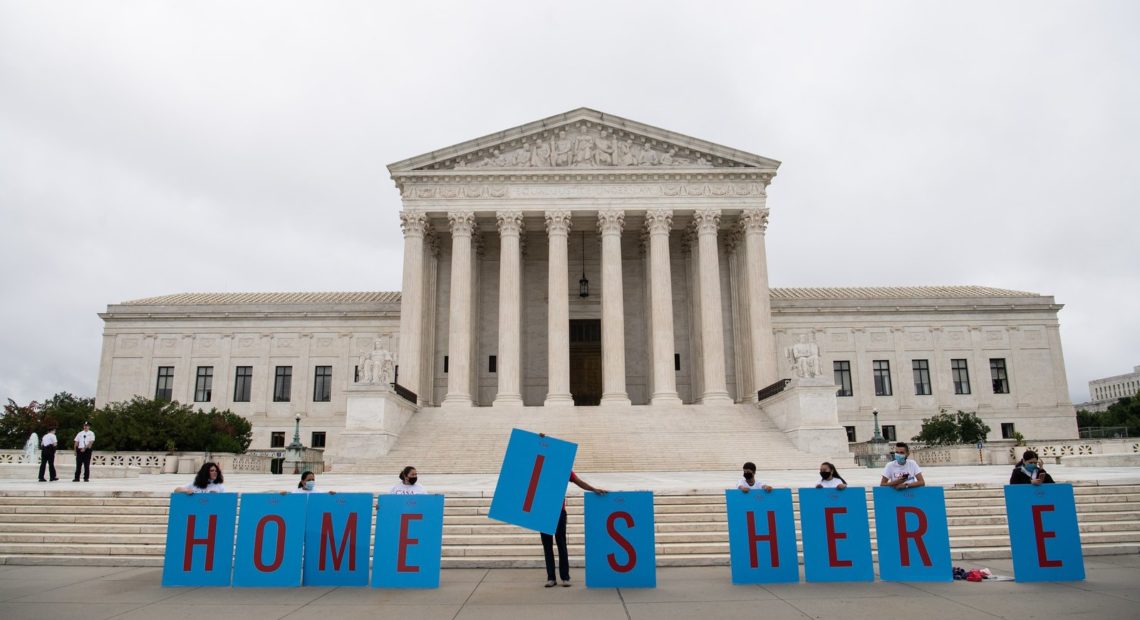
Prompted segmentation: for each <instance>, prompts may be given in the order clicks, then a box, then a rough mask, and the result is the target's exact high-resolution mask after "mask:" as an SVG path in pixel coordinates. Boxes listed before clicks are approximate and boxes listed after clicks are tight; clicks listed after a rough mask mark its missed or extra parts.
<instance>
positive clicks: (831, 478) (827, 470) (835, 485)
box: [815, 461, 847, 491]
mask: <svg viewBox="0 0 1140 620" xmlns="http://www.w3.org/2000/svg"><path fill="white" fill-rule="evenodd" d="M815 488H817V489H839V490H840V491H842V490H843V489H846V488H847V481H846V480H844V479H843V476H840V475H839V470H837V469H835V466H834V465H832V464H831V463H828V462H826V461H825V462H823V463H820V465H819V482H817V483H816V485H815Z"/></svg>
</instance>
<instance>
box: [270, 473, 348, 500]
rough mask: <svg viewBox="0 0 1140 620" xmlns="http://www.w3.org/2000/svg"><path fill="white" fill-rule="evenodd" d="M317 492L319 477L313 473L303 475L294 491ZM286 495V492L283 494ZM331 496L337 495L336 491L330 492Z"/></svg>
mask: <svg viewBox="0 0 1140 620" xmlns="http://www.w3.org/2000/svg"><path fill="white" fill-rule="evenodd" d="M316 490H317V475H316V474H314V473H313V472H311V471H307V472H305V473H303V474H301V481H300V482H298V483H297V488H295V489H293V492H294V493H316ZM281 493H282V495H284V494H285V492H284V491H282V492H281ZM328 493H329V495H336V491H329V492H328Z"/></svg>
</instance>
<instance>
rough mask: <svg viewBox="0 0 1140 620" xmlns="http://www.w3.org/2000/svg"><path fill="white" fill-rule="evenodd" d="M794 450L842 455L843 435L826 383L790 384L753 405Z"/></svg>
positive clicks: (844, 447) (830, 387)
mask: <svg viewBox="0 0 1140 620" xmlns="http://www.w3.org/2000/svg"><path fill="white" fill-rule="evenodd" d="M756 406H757V407H759V408H760V409H761V410H763V411H764V413H766V414H768V416H769V417H770V418H771V419H772V422H774V423H775V424H776V427H777V428H779V429H780V430H781V431H783V432H784V435H785V436H786V437H787V438H788V440H789V441H791V442H792V445H794V446H795V447H796V448H799V449H800V450H803V451H804V452H813V453H817V454H821V455H834V454H846V453H848V452H849V448H848V446H847V432H846V431H845V430H844V429H843V427H842V426H841V425H840V424H839V405H838V402H837V401H836V396H835V386H834V385H832V383H831V381H830V380H822V379H815V380H812V379H797V380H793V381H792V382H791V383H790V384H789V385H788V387H787V388H785V389H784V391H783V392H780V393H779V394H776V395H775V396H772V397H769V398H766V399H764V400H763V401H762V402H760V403H758V404H757V405H756Z"/></svg>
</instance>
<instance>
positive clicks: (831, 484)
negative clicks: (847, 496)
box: [815, 476, 843, 489]
mask: <svg viewBox="0 0 1140 620" xmlns="http://www.w3.org/2000/svg"><path fill="white" fill-rule="evenodd" d="M841 484H843V481H842V480H840V479H839V478H836V477H835V476H832V477H831V478H829V479H827V480H824V479H823V478H820V479H819V482H817V483H815V485H816V486H818V487H823V488H825V489H837V488H839V485H841Z"/></svg>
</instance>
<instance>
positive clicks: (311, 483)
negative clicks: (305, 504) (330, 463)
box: [305, 480, 317, 491]
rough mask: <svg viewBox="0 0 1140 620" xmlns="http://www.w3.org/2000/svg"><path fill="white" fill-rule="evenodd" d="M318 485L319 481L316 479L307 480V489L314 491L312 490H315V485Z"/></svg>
mask: <svg viewBox="0 0 1140 620" xmlns="http://www.w3.org/2000/svg"><path fill="white" fill-rule="evenodd" d="M316 486H317V481H316V480H306V481H305V490H306V491H312V490H313V488H314V487H316Z"/></svg>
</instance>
